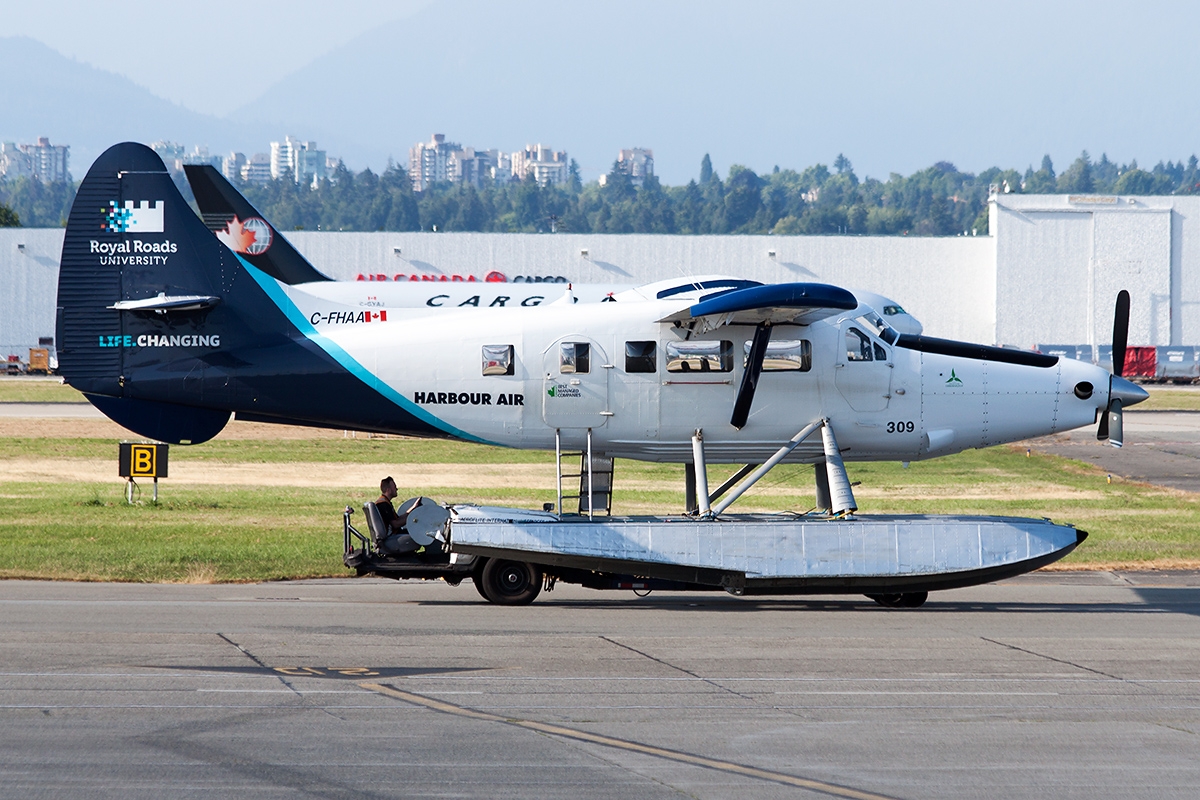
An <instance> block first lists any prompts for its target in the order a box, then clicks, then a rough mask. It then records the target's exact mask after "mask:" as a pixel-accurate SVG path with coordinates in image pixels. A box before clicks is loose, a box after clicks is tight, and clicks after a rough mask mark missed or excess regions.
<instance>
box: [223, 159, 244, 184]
mask: <svg viewBox="0 0 1200 800" xmlns="http://www.w3.org/2000/svg"><path fill="white" fill-rule="evenodd" d="M244 166H246V154H245V153H236V152H234V153H230V154H229V155H227V156H225V161H224V162H223V163H222V164H221V174H222V175H224V176H225V178H226V179H227V180H231V181H232V180H237V179H239V178H241V177H242V167H244Z"/></svg>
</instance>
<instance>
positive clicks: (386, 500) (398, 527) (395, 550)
mask: <svg viewBox="0 0 1200 800" xmlns="http://www.w3.org/2000/svg"><path fill="white" fill-rule="evenodd" d="M379 491H380V495H379V499H378V500H376V501H375V507H376V508H378V509H379V516H380V518H381V519H383V526H384V528H385V529H386V530H387V531H388V534H387V536H386V538H385V539H384V540H383V541H382V542H380V545H379V547H380V549H381V550H383V551H384V552H385V553H387V554H389V555H401V554H404V553H413V552H416V551H417V550H418V549H420V547H421V546H420V545H419V544H417V543H416V542H414V541H413V538H412V537H411V536H409V535H408V534H407V533H405V531H404V523H405V522H406V521H407V519H408V514H403V515H401V514H397V513H396V508H395V506H393V505H392V501H393V500H395V499H396V495H397V492H396V481H395V480H394V479H393V478H392V476H391V475H389V476H387V477H386V478H384V479H383V480H382V481H380V482H379Z"/></svg>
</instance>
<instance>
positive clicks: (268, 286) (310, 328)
mask: <svg viewBox="0 0 1200 800" xmlns="http://www.w3.org/2000/svg"><path fill="white" fill-rule="evenodd" d="M238 261H240V262H242V266H243V267H245V269H246V272H247V273H249V275H250V277H252V278H254V280H255V281H256V282H257V283H258V285H259V286H261V287H262V290H263V291H264V292H266V293H267V297H269V298H271V300H272V302H274V303H275V305H277V306H278V307H279V310H280V311H282V312H283V313H284V316H286V317H287V319H288V322H290V323H292V325H294V326H296V330H298V331H300V333H302V334H304V336H305V338H307V339H308V340H309V341H310V342H312V343H313V344H315V345H317V347H320V348H321V349H322V350H324V351H325V352H326V353H328V354H329V355H330V356H331V357H332V358H333V360H335V361H337V362H338V363H339V364H341V365H342V366H343V367H344V368H345V369H346V371H347V372H349V373H350V374H351V375H353V376H355V377H356V378H358V379H359V380H360V381H362V382H363V383H365V384H366V385H367V386H369V387H371V388H372V389H374V390H375V391H377V392H379V393H380V394H381V395H383V396H384V397H386V398H387V399H388V400H391V401H392V402H393V403H395V404H396V405H398V406H399V407H400V408H402V409H404V410H405V411H407V412H408V413H409V414H412V415H413V416H414V417H416V418H417V419H419V420H421V421H422V422H426V423H428V424H430V425H432V426H433V427H435V428H437V429H438V430H440V431H443V432H444V433H448V434H450V435H451V436H454V437H457V438H459V439H464V440H466V441H468V442H476V443H478V444H491V445H494V444H495V442H489V441H488V440H486V439H480V438H479V437H478V436H476V435H474V434H472V433H467V432H466V431H464V430H462V429H460V428H456V427H454V426H453V425H451V424H450V423H448V422H446V421H444V420H441V419H438V418H437V417H435V416H434V415H433V414H430V413H429V412H428V411H426V410H425V409H423V408H421V407H420V406H418V405H417V404H416V403H414V402H412V401H411V400H409V399H408V398H406V397H405V396H404V395H402V394H400V393H399V392H397V391H396V390H395V389H393V388H392V387H391V386H388V385H387V384H386V383H384V382H383V381H381V380H379V378H378V377H377V376H376V375H375V373H373V372H371V371H370V370H369V369H367V368H366V367H364V366H363V365H362V364H360V363H358V361H357V360H356V359H355V358H354V356H352V355H350V354H349V353H347V352H346V351H345V350H343V349H342V346H341V345H339V344H338V343H337V342H335V341H333V340H332V339H330V338H329V337H328V336H325V335H324V334H322V333H321V332H320V331H318V330H317V328H316V326H315V325H313V324H312V323H311V322H309V321H308V320H307V319H306V318H305V316H304V315H303V314H301V313H300V309H298V308H296V304H295V303H293V302H292V299H291V298H290V297H288V296H287V292H285V291H284V290H283V287H281V286H280V285H279V283H278V282H277V281H276V280H275V279H274V278H272V277H271V276H270V275H268V274H267V273H265V272H263V271H262V270H260V269H259V268H258V267H256V266H254V265H253V264H251V263H249V262H248V261H246V259H244V258H242V257H241V256H238Z"/></svg>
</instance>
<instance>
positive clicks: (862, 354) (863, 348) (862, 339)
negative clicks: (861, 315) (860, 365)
mask: <svg viewBox="0 0 1200 800" xmlns="http://www.w3.org/2000/svg"><path fill="white" fill-rule="evenodd" d="M846 360H847V361H870V360H871V340H870V339H868V338H867V335H866V334H865V333H863V332H862V331H860V330H859V329H858V328H847V329H846Z"/></svg>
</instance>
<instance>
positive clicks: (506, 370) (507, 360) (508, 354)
mask: <svg viewBox="0 0 1200 800" xmlns="http://www.w3.org/2000/svg"><path fill="white" fill-rule="evenodd" d="M515 363H516V359H515V358H513V346H512V345H511V344H485V345H484V346H483V374H484V375H512V374H513V367H514V365H515Z"/></svg>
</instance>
